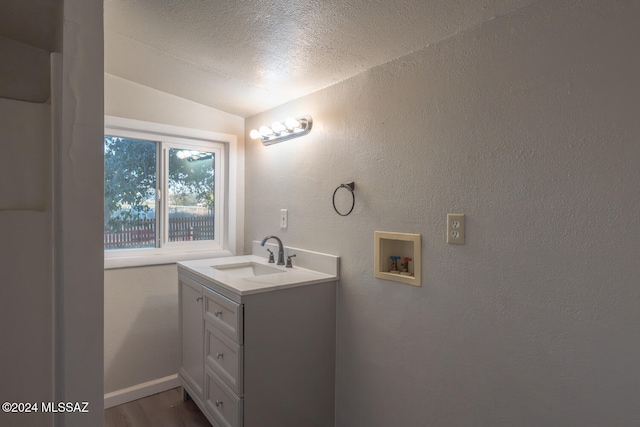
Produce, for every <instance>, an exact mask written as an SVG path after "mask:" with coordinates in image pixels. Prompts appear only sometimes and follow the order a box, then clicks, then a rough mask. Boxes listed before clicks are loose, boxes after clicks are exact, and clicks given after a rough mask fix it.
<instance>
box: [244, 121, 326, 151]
mask: <svg viewBox="0 0 640 427" xmlns="http://www.w3.org/2000/svg"><path fill="white" fill-rule="evenodd" d="M312 125H313V119H312V118H311V116H302V117H296V118H293V117H289V118H288V119H286V120H285V121H283V122H273V123H272V124H271V127H269V126H260V128H258V130H256V129H253V130H252V131H251V132H250V133H249V136H250V137H251V138H253V139H259V140H261V141H262V144H264V145H271V144H277V143H278V142H282V141H286V140H287V139H293V138H297V137H299V136H302V135H306V134H308V133H309V132H311V126H312Z"/></svg>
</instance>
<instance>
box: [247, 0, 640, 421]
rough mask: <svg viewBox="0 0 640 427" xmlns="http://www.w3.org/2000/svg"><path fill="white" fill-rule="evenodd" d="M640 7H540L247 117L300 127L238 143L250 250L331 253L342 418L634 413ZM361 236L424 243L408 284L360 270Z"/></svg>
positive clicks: (368, 245)
mask: <svg viewBox="0 0 640 427" xmlns="http://www.w3.org/2000/svg"><path fill="white" fill-rule="evenodd" d="M638 16H640V4H639V3H638V2H635V1H615V0H607V1H605V0H586V1H577V0H562V1H559V0H547V1H542V2H540V3H537V4H536V5H534V6H532V7H529V8H527V9H525V10H522V11H520V12H518V13H515V14H512V15H510V16H506V17H502V18H498V19H496V20H494V21H491V22H489V23H487V24H484V25H482V26H481V27H479V28H476V29H474V30H471V31H467V32H465V33H463V34H459V35H457V36H455V37H453V38H450V39H447V40H444V41H442V42H440V43H437V44H435V45H432V46H430V47H427V48H426V49H424V50H422V51H418V52H415V53H414V54H411V55H409V56H406V57H403V58H400V59H399V60H396V61H393V62H391V63H388V64H386V65H383V66H380V67H377V68H374V69H371V70H369V71H367V72H365V73H362V74H360V75H358V76H356V77H354V78H351V79H348V80H346V81H343V82H341V83H339V84H337V85H334V86H332V87H329V88H327V89H324V90H321V91H319V92H316V93H314V94H312V95H309V96H306V97H303V98H301V99H298V100H296V101H293V102H290V103H288V104H285V105H283V106H281V107H278V108H276V109H273V110H270V111H268V112H265V113H262V114H260V115H258V116H254V117H252V118H250V119H248V120H247V126H246V130H247V132H248V131H249V130H250V129H252V128H255V127H257V126H259V125H260V124H264V123H271V121H273V120H276V119H281V118H284V117H287V116H289V115H294V116H295V115H301V114H311V115H312V116H313V118H314V121H315V123H314V129H313V130H312V132H311V133H310V134H309V135H308V136H306V137H305V138H303V139H298V140H293V141H289V142H285V143H282V144H278V145H274V146H271V147H263V146H261V145H260V144H259V143H256V142H255V141H251V142H248V143H247V157H246V228H245V235H246V242H245V244H246V246H247V247H249V242H250V240H252V239H259V238H262V237H264V236H266V235H268V234H277V235H279V236H280V237H282V239H283V241H284V243H285V244H286V245H291V246H296V247H302V248H306V249H310V250H316V251H321V252H328V253H332V254H336V255H340V256H341V257H342V262H341V280H340V284H339V294H338V354H337V425H338V426H340V427H348V426H391V425H394V426H417V425H431V426H465V425H483V426H489V425H490V426H514V425H517V426H542V425H550V426H551V425H580V426H602V425H620V426H622V425H629V426H630V425H637V424H638V423H639V422H640V411H639V410H638V405H637V402H638V399H639V398H640V392H639V391H638V387H637V385H638V383H639V381H640V368H639V367H638V366H639V365H638V363H637V361H638V360H639V358H640V324H639V323H638V321H637V319H638V313H637V312H638V309H637V307H638V303H639V302H640V301H639V299H640V294H639V293H638V277H639V276H640V265H639V264H638V262H637V256H638V253H640V239H638V236H639V235H640V202H639V201H640V185H639V184H640V168H639V167H638V160H639V159H640V145H638V136H639V135H640V125H639V122H638V120H637V112H638V111H639V107H640V105H639V103H640V93H639V91H640V87H639V85H638V81H637V76H638V75H640V58H639V57H638V54H637V40H639V39H640V27H639V26H637V22H636V18H637V17H638ZM247 141H250V140H249V139H248V136H247ZM351 180H353V181H355V183H356V207H355V209H354V212H353V213H352V214H351V215H350V216H348V217H344V218H343V217H339V216H338V215H336V214H335V213H334V212H333V208H332V206H331V194H332V192H333V190H334V189H335V187H336V186H337V185H339V184H340V183H343V182H347V181H351ZM281 208H287V209H289V229H287V230H279V229H278V228H277V227H278V213H279V209H281ZM450 212H455V213H465V214H466V215H467V244H466V245H465V246H454V245H447V244H446V243H445V218H446V214H447V213H450ZM375 230H384V231H400V232H411V233H421V234H422V243H423V257H422V258H423V259H422V263H423V277H422V282H423V286H422V287H420V288H414V287H411V286H407V285H402V284H397V283H394V282H387V281H383V280H379V279H374V278H373V232H374V231H375Z"/></svg>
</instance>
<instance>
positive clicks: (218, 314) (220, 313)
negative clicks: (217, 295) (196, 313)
mask: <svg viewBox="0 0 640 427" xmlns="http://www.w3.org/2000/svg"><path fill="white" fill-rule="evenodd" d="M213 315H214V316H216V317H220V316H222V312H221V311H216V312H214V313H213Z"/></svg>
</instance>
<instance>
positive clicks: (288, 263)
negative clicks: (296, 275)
mask: <svg viewBox="0 0 640 427" xmlns="http://www.w3.org/2000/svg"><path fill="white" fill-rule="evenodd" d="M294 256H296V254H293V255H289V256H288V257H287V265H286V268H293V264H291V258H293V257H294Z"/></svg>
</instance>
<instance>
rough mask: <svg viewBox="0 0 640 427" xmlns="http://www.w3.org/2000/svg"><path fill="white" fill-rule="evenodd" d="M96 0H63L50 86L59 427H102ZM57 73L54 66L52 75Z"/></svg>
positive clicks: (100, 64)
mask: <svg viewBox="0 0 640 427" xmlns="http://www.w3.org/2000/svg"><path fill="white" fill-rule="evenodd" d="M102 22H103V8H102V0H64V22H63V23H62V28H63V36H62V57H61V58H60V61H59V63H60V64H61V72H60V73H59V75H56V74H55V73H54V76H55V78H54V82H53V84H52V105H53V117H54V120H53V125H54V126H53V134H54V148H55V156H54V162H53V163H54V178H53V181H54V183H55V189H54V204H53V208H54V209H53V212H54V281H55V286H54V296H55V312H56V314H55V321H54V324H55V328H56V329H55V331H56V348H55V360H54V362H55V374H54V375H55V376H54V379H53V380H54V387H55V390H54V399H53V400H54V401H58V402H60V401H62V402H82V401H86V402H89V408H90V410H89V412H88V413H61V414H58V415H57V418H58V420H59V421H58V423H59V425H64V426H65V427H76V426H78V427H80V426H89V425H91V426H101V425H102V423H103V417H104V414H103V402H104V401H103V384H104V383H103V375H102V371H103V368H102V367H103V357H104V356H103V355H104V348H103V347H104V341H103V321H104V314H103V310H104V301H103V298H104V294H103V280H104V278H103V274H102V271H103V258H102V243H101V239H102V224H103V212H104V195H103V194H102V186H103V183H104V172H103V163H104V160H103V152H104V148H103V140H104V109H103V105H104V96H103V90H102V88H103V86H104V72H103V70H104V61H103V57H104V48H103V45H104V42H103V25H102ZM55 68H56V67H54V69H55Z"/></svg>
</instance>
